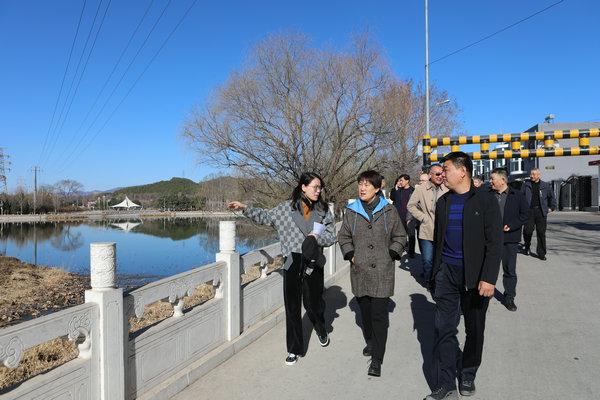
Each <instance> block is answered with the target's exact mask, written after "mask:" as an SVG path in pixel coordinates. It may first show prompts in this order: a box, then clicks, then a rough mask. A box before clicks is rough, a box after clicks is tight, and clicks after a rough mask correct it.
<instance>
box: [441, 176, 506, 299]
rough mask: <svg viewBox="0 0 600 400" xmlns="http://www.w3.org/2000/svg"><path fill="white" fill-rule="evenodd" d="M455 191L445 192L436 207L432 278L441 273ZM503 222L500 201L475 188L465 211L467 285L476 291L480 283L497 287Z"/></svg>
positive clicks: (464, 232) (464, 235) (468, 199)
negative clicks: (445, 239) (443, 250)
mask: <svg viewBox="0 0 600 400" xmlns="http://www.w3.org/2000/svg"><path fill="white" fill-rule="evenodd" d="M452 194H453V193H452V192H448V193H445V194H444V195H443V196H442V197H440V198H439V199H438V201H437V204H436V208H435V230H434V233H433V249H434V250H433V271H432V279H435V275H436V274H437V273H438V272H439V270H440V265H441V263H442V249H443V247H444V237H445V235H446V228H447V226H448V216H449V214H450V202H451V199H452ZM502 226H503V225H502V219H501V218H500V207H498V201H497V200H496V198H495V197H494V196H493V195H492V194H491V193H490V192H489V191H483V190H476V188H475V186H472V185H471V189H470V190H469V197H468V198H467V201H466V203H465V208H464V210H463V257H464V260H463V261H464V269H465V286H466V287H467V288H468V289H475V288H477V286H478V285H479V281H485V282H487V283H491V284H492V285H495V284H496V280H497V279H498V272H499V271H500V261H501V259H502V247H503V236H502Z"/></svg>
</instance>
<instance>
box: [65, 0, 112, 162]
mask: <svg viewBox="0 0 600 400" xmlns="http://www.w3.org/2000/svg"><path fill="white" fill-rule="evenodd" d="M110 4H111V0H108V5H107V6H106V9H105V10H104V14H103V15H102V20H101V21H100V26H99V27H98V30H97V31H96V35H95V37H94V42H93V43H92V47H91V48H90V52H89V53H88V56H87V59H86V60H85V65H84V66H83V70H82V71H81V75H80V76H79V81H77V86H76V87H75V92H74V93H73V97H71V102H70V103H69V108H68V109H67V113H66V114H65V118H64V119H63V122H62V124H61V126H60V130H59V134H60V133H61V132H62V130H63V127H64V125H65V122H66V121H67V116H68V115H69V112H70V111H71V106H72V105H73V101H74V100H75V96H77V92H78V91H79V86H80V85H81V80H82V79H83V76H84V74H85V70H86V69H87V66H88V63H89V61H90V57H91V56H92V53H93V51H94V48H95V47H96V41H97V40H98V36H100V31H101V30H102V26H103V25H104V20H105V19H106V14H107V13H108V9H109V7H110ZM57 137H58V136H57ZM63 154H64V149H63Z"/></svg>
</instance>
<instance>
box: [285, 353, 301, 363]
mask: <svg viewBox="0 0 600 400" xmlns="http://www.w3.org/2000/svg"><path fill="white" fill-rule="evenodd" d="M298 358H300V356H299V355H297V354H294V353H290V354H288V356H287V357H286V358H285V365H294V364H296V361H298Z"/></svg>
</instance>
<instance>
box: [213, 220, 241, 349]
mask: <svg viewBox="0 0 600 400" xmlns="http://www.w3.org/2000/svg"><path fill="white" fill-rule="evenodd" d="M215 258H216V260H217V261H224V262H226V263H227V272H226V276H227V278H226V279H225V282H224V284H225V287H224V289H225V293H224V294H225V299H226V302H227V321H228V326H227V340H233V339H235V338H236V337H238V336H239V335H240V326H241V313H240V310H241V307H240V290H241V288H240V284H241V276H240V255H239V253H237V252H236V251H235V221H220V222H219V252H218V253H217V254H216V257H215Z"/></svg>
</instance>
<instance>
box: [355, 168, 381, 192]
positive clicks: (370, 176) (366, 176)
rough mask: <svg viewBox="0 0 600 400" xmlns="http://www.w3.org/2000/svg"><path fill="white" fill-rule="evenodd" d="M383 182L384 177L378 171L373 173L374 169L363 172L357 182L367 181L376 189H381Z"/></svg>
mask: <svg viewBox="0 0 600 400" xmlns="http://www.w3.org/2000/svg"><path fill="white" fill-rule="evenodd" d="M382 180H383V176H381V174H380V173H379V172H377V171H373V170H372V169H370V170H368V171H364V172H361V173H360V174H359V175H358V178H357V179H356V181H357V182H358V183H361V182H362V181H367V182H369V183H370V184H371V185H373V187H375V188H376V189H381V181H382Z"/></svg>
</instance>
